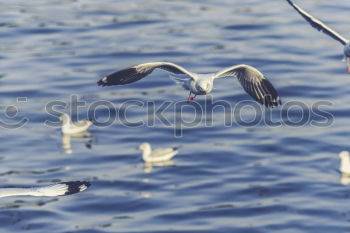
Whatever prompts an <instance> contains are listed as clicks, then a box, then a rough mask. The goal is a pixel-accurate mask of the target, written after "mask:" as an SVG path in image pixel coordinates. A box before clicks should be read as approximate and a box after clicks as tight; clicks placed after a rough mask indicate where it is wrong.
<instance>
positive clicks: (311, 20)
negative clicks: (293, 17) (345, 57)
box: [287, 0, 348, 45]
mask: <svg viewBox="0 0 350 233" xmlns="http://www.w3.org/2000/svg"><path fill="white" fill-rule="evenodd" d="M287 2H288V3H289V4H290V5H291V6H292V7H293V8H294V9H295V10H296V11H297V12H298V13H299V14H300V15H301V16H302V17H303V18H304V19H305V20H306V21H308V22H309V24H310V25H311V26H312V27H314V28H316V29H317V30H319V31H321V32H324V33H325V34H327V35H329V36H330V37H332V38H333V39H335V40H337V41H339V42H340V43H342V44H343V45H346V43H348V40H347V39H345V38H344V37H342V36H341V35H339V33H337V32H336V31H334V30H333V29H331V28H330V27H328V26H327V25H325V24H324V23H322V22H321V21H320V20H318V19H316V18H315V17H313V16H312V15H310V14H309V13H307V12H306V11H304V10H303V9H301V8H300V7H299V6H298V5H296V4H294V3H293V2H292V1H291V0H287Z"/></svg>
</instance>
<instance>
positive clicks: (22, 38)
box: [0, 0, 350, 233]
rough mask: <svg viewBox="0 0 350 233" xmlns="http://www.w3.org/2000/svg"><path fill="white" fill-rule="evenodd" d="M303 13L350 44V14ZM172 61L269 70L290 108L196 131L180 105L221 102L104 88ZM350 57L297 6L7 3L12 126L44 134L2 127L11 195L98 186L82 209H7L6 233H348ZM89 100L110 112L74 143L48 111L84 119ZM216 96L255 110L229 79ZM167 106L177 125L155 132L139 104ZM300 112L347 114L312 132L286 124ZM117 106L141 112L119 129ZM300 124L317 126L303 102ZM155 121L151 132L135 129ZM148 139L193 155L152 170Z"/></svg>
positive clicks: (333, 10) (78, 199)
mask: <svg viewBox="0 0 350 233" xmlns="http://www.w3.org/2000/svg"><path fill="white" fill-rule="evenodd" d="M297 3H298V4H299V5H301V6H302V7H303V8H305V9H307V10H308V11H309V12H312V14H314V15H315V16H318V17H319V18H321V19H324V20H325V21H326V22H327V23H328V24H329V25H332V26H333V27H334V28H336V29H337V31H339V32H340V33H341V34H343V35H344V36H345V37H346V36H347V37H349V36H350V35H349V33H348V28H349V27H348V25H349V17H348V14H349V11H350V3H349V2H347V1H340V0H335V1H325V0H309V1H297ZM158 60H161V61H171V62H175V63H178V64H181V65H183V66H185V67H187V68H189V69H191V70H193V71H195V72H216V71H218V70H220V69H222V68H225V67H228V66H231V65H234V64H239V63H245V64H249V65H252V66H255V67H257V68H258V69H260V70H261V71H262V72H264V73H265V74H266V75H267V76H268V77H269V78H270V80H271V82H272V83H273V84H274V86H275V87H276V88H277V89H278V91H279V93H280V95H281V97H282V100H283V102H284V106H283V107H280V108H278V109H274V110H273V111H270V110H269V111H265V110H264V109H263V108H261V109H263V112H262V115H263V116H264V118H263V119H265V116H266V115H271V116H272V118H273V119H274V121H277V122H280V121H282V120H284V121H283V124H282V125H279V126H273V127H272V126H270V125H269V124H265V123H264V122H260V123H258V124H256V125H255V126H249V127H244V126H241V125H239V124H238V123H237V122H234V124H232V126H230V127H225V125H224V121H225V117H224V115H223V109H217V110H215V114H214V117H210V115H209V114H207V113H203V114H202V115H201V118H200V119H199V120H198V119H197V120H198V122H197V123H198V124H196V125H195V126H192V127H186V126H184V127H183V129H182V128H181V127H182V126H183V124H182V123H183V122H182V123H181V122H180V123H178V120H179V116H176V115H174V112H177V110H178V109H176V106H178V105H176V104H177V102H176V101H180V102H181V101H182V105H179V106H184V105H185V106H184V109H183V115H182V117H183V118H181V119H182V120H186V121H191V120H193V116H194V114H195V110H196V109H194V108H191V106H197V107H198V106H199V107H204V106H207V105H208V102H206V101H205V98H204V97H199V98H198V100H197V102H196V103H198V104H195V103H194V104H193V105H186V104H185V103H183V101H184V100H185V99H186V98H187V95H188V93H187V91H184V90H182V89H181V88H180V87H178V86H176V85H175V84H174V83H173V82H172V81H171V80H170V79H168V78H167V74H165V73H164V72H158V71H157V72H154V74H152V76H150V77H148V78H146V79H145V80H142V81H140V82H137V83H135V84H132V85H128V86H124V87H105V88H101V87H97V85H96V81H97V80H98V79H99V78H101V77H103V75H106V74H108V73H110V72H112V71H115V70H117V69H121V68H124V67H127V66H130V65H133V64H138V63H142V62H149V61H158ZM341 60H342V46H341V45H340V44H339V43H338V42H336V41H334V40H332V39H330V38H328V37H327V36H326V35H323V34H322V33H320V32H317V31H316V30H314V29H313V28H311V27H310V26H309V25H308V24H306V22H305V21H304V20H303V19H302V18H301V17H300V15H298V14H297V13H296V12H294V11H293V9H292V8H291V7H290V6H289V5H288V4H287V3H286V2H285V1H273V0H267V1H258V0H249V1H237V0H235V1H232V0H219V1H209V0H203V1H181V0H172V1H170V0H168V1H161V0H150V1H147V2H145V1H141V0H130V1H120V0H104V1H92V0H84V1H83V0H76V1H68V0H50V1H21V0H14V1H12V0H11V1H10V0H7V1H6V0H4V1H2V2H1V3H0V68H1V69H0V84H1V85H0V96H1V100H0V101H1V102H0V103H1V111H2V113H1V123H5V122H6V126H9V125H13V124H15V123H16V122H18V121H19V120H20V119H22V118H24V117H27V118H28V120H29V122H28V123H26V124H25V125H24V126H22V127H20V128H17V129H10V128H8V127H4V124H2V128H1V132H2V133H1V135H0V139H1V147H0V150H1V154H0V162H1V168H0V180H1V187H7V186H31V185H38V184H51V183H53V182H57V181H68V180H89V181H91V183H92V186H91V187H90V188H89V189H88V190H86V191H85V192H83V193H80V194H77V195H73V196H67V197H56V198H35V197H9V198H2V199H1V200H0V201H1V202H0V227H1V232H7V231H8V232H10V231H11V232H13V231H17V232H18V231H32V232H249V233H250V232H347V231H348V229H349V226H350V224H349V220H350V207H349V205H348V201H349V198H350V187H349V186H348V185H347V183H349V181H348V180H346V179H344V177H343V179H342V178H341V176H340V174H339V173H338V171H337V168H338V163H339V161H338V156H337V154H338V153H339V151H341V150H344V149H349V146H348V145H349V137H350V135H349V133H348V132H349V130H350V127H349V123H350V121H349V120H348V119H347V117H348V115H349V113H350V112H349V110H348V109H349V106H350V105H349V102H350V96H349V91H348V89H349V88H348V87H347V86H348V85H349V84H350V79H349V77H350V76H349V75H348V74H346V72H345V64H344V63H342V62H341ZM19 97H21V98H20V99H18V98H19ZM22 97H25V98H22ZM75 97H77V98H78V99H79V101H81V102H83V103H84V104H85V106H82V107H80V108H79V110H78V111H77V112H76V113H74V114H73V118H75V119H77V118H81V119H84V118H88V117H92V116H93V115H92V113H95V114H96V115H95V118H96V120H97V123H96V124H97V125H96V126H94V127H93V128H92V129H91V130H90V133H91V137H92V138H88V137H87V138H83V139H80V140H77V139H72V138H71V140H70V141H69V139H67V138H65V141H63V139H62V137H61V134H60V131H59V129H58V128H57V127H49V126H47V125H45V124H44V122H45V121H52V122H57V118H56V117H55V116H53V115H50V114H49V113H48V112H47V111H46V110H45V108H46V107H47V105H48V104H49V103H56V104H57V103H59V104H60V107H58V108H57V109H56V111H60V112H69V110H70V109H74V108H73V107H74V106H75V105H76V103H74V98H75ZM212 98H213V101H219V100H226V101H228V102H230V103H232V106H236V104H237V103H238V102H239V101H242V100H250V97H249V96H248V95H247V94H245V93H244V91H243V90H242V88H241V87H240V86H239V84H238V82H236V81H233V80H220V81H217V82H216V85H215V89H214V91H213V92H212ZM130 100H133V101H134V102H132V103H131V108H130V109H128V107H127V106H126V105H125V102H128V101H130ZM53 101H56V102H53ZM97 101H99V102H97ZM101 101H104V102H101ZM164 101H169V102H170V103H171V105H170V107H169V108H167V109H165V111H164V114H165V115H166V116H167V118H168V119H170V124H169V125H164V124H162V122H161V121H160V120H159V119H156V120H155V121H154V123H152V121H151V122H149V121H148V120H152V118H151V117H150V113H149V112H148V109H146V108H145V107H142V106H139V107H137V106H136V107H135V104H147V103H154V107H155V108H156V109H157V108H158V107H159V106H160V105H161V104H162V103H164ZM291 101H299V102H298V104H300V103H301V102H302V103H304V104H305V106H304V107H303V105H302V107H303V108H304V110H305V111H311V110H310V109H311V108H312V106H313V105H314V104H317V103H319V101H326V103H330V104H331V105H329V106H327V105H324V106H323V107H322V109H323V110H324V111H327V113H330V114H332V116H333V117H334V118H332V122H331V124H330V125H328V126H321V127H320V126H318V127H317V126H314V125H312V124H311V123H312V121H318V122H319V121H321V120H325V118H322V117H321V118H320V117H319V116H317V115H315V114H314V113H312V112H310V114H309V115H307V119H306V120H305V122H303V124H302V126H299V127H296V126H293V124H292V122H289V123H288V121H287V122H286V118H287V117H286V114H287V108H286V106H285V105H286V104H288V103H290V102H291ZM96 102H97V103H98V104H99V105H98V106H100V107H98V108H97V109H95V110H96V111H93V110H94V108H93V107H91V105H93V104H94V103H96ZM128 103H130V102H128ZM250 103H251V104H252V103H253V102H250ZM293 103H295V102H292V104H293ZM323 103H324V102H323ZM101 104H107V107H110V108H113V109H114V110H117V111H118V110H122V112H124V113H125V112H126V113H127V116H125V115H123V114H122V115H120V112H114V113H115V114H114V115H113V114H112V115H113V116H115V115H116V116H115V120H114V121H113V122H112V124H109V125H108V126H104V127H101V126H100V127H98V125H102V123H103V121H106V120H108V115H107V114H108V111H107V108H106V107H101V106H102V105H101ZM108 104H112V106H110V105H108ZM113 109H112V110H113ZM17 110H18V112H17ZM197 110H198V109H197ZM112 112H113V111H112ZM242 112H243V115H244V116H243V117H245V118H244V119H243V120H247V119H248V120H251V119H254V113H255V112H254V111H252V110H251V109H250V110H249V109H245V110H244V109H243V110H242ZM16 113H17V114H16ZM267 113H268V114H267ZM259 114H260V113H259V112H258V115H259ZM289 114H290V115H289V118H288V119H291V121H293V120H294V121H298V120H300V119H303V115H302V114H301V110H300V108H298V106H295V105H294V107H293V108H292V109H291V111H290V113H289ZM124 117H126V119H127V120H128V123H129V124H127V125H125V123H126V122H125V121H123V119H124ZM234 119H237V118H234ZM140 120H143V121H145V122H147V123H148V125H142V126H138V127H136V126H135V124H130V123H135V122H138V121H140ZM206 123H208V124H209V123H210V124H212V125H211V126H210V124H209V127H208V125H206ZM67 140H68V141H67ZM144 141H148V142H150V143H152V144H153V145H154V146H155V147H161V146H180V153H179V155H178V156H176V157H175V158H174V164H173V165H171V166H153V167H148V166H145V165H144V164H143V162H142V160H141V158H140V152H139V151H137V150H136V149H135V148H136V146H138V145H139V144H140V143H141V142H144ZM63 142H64V143H65V144H64V143H63ZM67 143H68V144H67ZM69 143H70V144H69ZM62 144H64V145H65V146H62ZM63 147H64V148H63Z"/></svg>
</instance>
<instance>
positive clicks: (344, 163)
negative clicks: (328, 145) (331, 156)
mask: <svg viewBox="0 0 350 233" xmlns="http://www.w3.org/2000/svg"><path fill="white" fill-rule="evenodd" d="M339 158H340V167H339V171H340V172H341V173H343V174H347V175H350V154H349V152H348V151H342V152H340V153H339Z"/></svg>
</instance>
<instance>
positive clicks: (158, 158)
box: [138, 142, 179, 163]
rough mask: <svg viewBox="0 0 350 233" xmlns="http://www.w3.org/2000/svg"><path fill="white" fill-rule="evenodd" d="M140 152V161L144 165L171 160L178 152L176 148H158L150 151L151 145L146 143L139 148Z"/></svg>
mask: <svg viewBox="0 0 350 233" xmlns="http://www.w3.org/2000/svg"><path fill="white" fill-rule="evenodd" d="M138 149H139V150H141V151H142V159H143V161H145V162H146V163H157V162H164V161H168V160H170V159H172V158H173V157H174V156H175V155H176V154H177V153H178V152H179V151H178V149H177V148H176V147H173V148H171V147H170V148H158V149H156V150H154V151H152V148H151V145H150V144H149V143H147V142H145V143H142V144H141V145H140V146H139V147H138Z"/></svg>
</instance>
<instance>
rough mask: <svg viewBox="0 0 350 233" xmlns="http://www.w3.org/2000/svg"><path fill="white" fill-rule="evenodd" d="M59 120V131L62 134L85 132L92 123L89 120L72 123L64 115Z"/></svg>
mask: <svg viewBox="0 0 350 233" xmlns="http://www.w3.org/2000/svg"><path fill="white" fill-rule="evenodd" d="M59 119H60V121H61V122H62V127H61V131H62V133H63V134H79V133H82V132H85V131H86V130H87V129H88V128H89V127H90V126H91V125H92V121H89V120H81V121H76V122H72V121H71V119H70V117H69V116H68V114H65V113H64V114H62V115H61V116H60V117H59Z"/></svg>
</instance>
